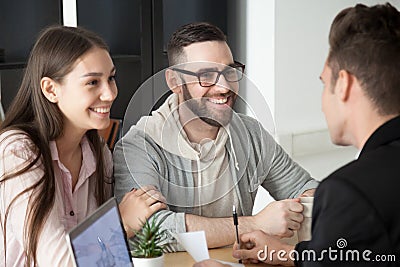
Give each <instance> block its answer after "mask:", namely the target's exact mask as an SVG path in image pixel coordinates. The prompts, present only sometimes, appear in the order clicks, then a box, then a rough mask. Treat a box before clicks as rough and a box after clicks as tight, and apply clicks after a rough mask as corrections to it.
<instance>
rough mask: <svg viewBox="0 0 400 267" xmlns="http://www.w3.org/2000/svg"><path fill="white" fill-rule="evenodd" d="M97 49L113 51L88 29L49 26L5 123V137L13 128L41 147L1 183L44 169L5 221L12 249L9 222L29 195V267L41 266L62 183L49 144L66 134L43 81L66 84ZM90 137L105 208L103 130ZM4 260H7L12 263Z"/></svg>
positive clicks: (0, 130) (1, 127) (91, 132)
mask: <svg viewBox="0 0 400 267" xmlns="http://www.w3.org/2000/svg"><path fill="white" fill-rule="evenodd" d="M93 47H99V48H102V49H105V50H107V51H109V50H108V47H107V45H106V44H105V42H104V41H103V40H102V39H101V38H100V37H99V36H97V35H96V34H94V33H92V32H90V31H88V30H85V29H82V28H74V27H66V26H51V27H49V28H46V29H45V30H44V31H43V32H42V33H41V34H40V35H39V37H38V39H37V41H36V43H35V45H34V47H33V49H32V51H31V53H30V56H29V60H28V63H27V66H26V70H25V74H24V77H23V80H22V83H21V86H20V88H19V91H18V93H17V95H16V97H15V98H14V100H13V102H12V104H11V106H10V108H9V110H8V112H7V114H6V117H5V120H4V121H3V122H2V123H1V125H0V134H2V133H4V132H6V131H9V130H18V133H20V132H21V131H22V132H23V133H24V134H25V135H26V136H27V137H28V138H29V139H31V140H32V142H33V144H34V145H35V147H33V148H32V151H33V152H34V153H35V155H36V157H35V159H33V160H32V161H29V163H27V164H24V166H21V168H19V169H18V170H16V171H13V172H12V173H4V175H2V177H1V178H0V185H2V184H4V183H5V182H6V181H7V180H9V179H12V178H14V177H16V176H18V175H21V174H22V173H24V172H27V171H29V170H32V168H34V166H35V165H37V164H38V163H39V164H40V165H39V166H40V168H42V169H43V170H44V174H43V176H42V177H41V178H40V179H39V180H38V181H37V182H36V183H35V184H33V185H32V186H30V187H28V188H26V189H25V190H23V191H22V192H20V193H19V194H18V195H17V196H16V197H15V198H14V199H13V200H12V201H11V203H10V204H9V206H8V207H7V209H6V211H5V214H4V218H5V219H4V222H1V223H2V227H3V233H4V248H5V249H6V222H7V216H8V214H9V212H10V207H11V206H12V204H13V203H14V202H15V201H16V199H17V198H18V197H20V196H21V195H22V194H24V193H27V192H29V193H30V198H29V205H30V207H31V209H30V210H27V212H26V220H25V225H24V250H25V253H26V261H25V266H31V264H32V263H33V264H34V265H35V266H36V264H37V257H36V252H37V243H38V240H39V236H40V234H41V232H42V229H43V225H44V223H45V221H46V219H47V218H48V216H49V214H50V211H51V209H52V208H53V206H54V202H55V187H56V185H55V177H54V170H53V165H52V158H51V152H50V147H49V142H50V141H52V140H56V139H57V138H58V137H60V136H61V135H62V134H63V131H64V127H63V126H64V124H63V114H62V113H61V111H60V109H59V108H58V106H57V105H56V104H54V103H51V102H50V101H48V100H47V98H46V97H45V96H44V95H43V93H42V91H41V88H40V81H41V79H42V78H43V77H49V78H51V79H53V80H55V81H57V82H59V83H62V82H63V78H64V77H65V76H66V75H67V74H68V73H69V72H70V71H72V69H73V67H74V64H75V62H76V61H77V59H78V58H80V57H81V56H82V55H83V54H85V53H86V52H87V51H88V50H90V49H91V48H93ZM86 136H87V138H88V140H89V142H90V143H91V145H92V148H93V150H94V153H95V155H96V160H97V168H96V173H95V176H96V177H97V181H96V190H95V197H96V201H97V204H98V205H100V204H102V203H103V202H105V200H106V197H107V196H106V186H105V184H104V183H105V182H107V183H109V182H110V181H107V180H106V179H107V177H106V175H105V173H104V162H103V161H104V159H103V149H104V142H103V140H102V139H101V138H100V137H99V135H98V133H97V130H89V131H87V133H86ZM3 141H4V140H3ZM3 141H2V142H3ZM0 219H1V217H0ZM5 255H6V253H5ZM5 257H6V256H5ZM4 260H5V261H6V259H4Z"/></svg>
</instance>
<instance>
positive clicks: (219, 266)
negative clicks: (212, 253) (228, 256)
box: [193, 260, 231, 267]
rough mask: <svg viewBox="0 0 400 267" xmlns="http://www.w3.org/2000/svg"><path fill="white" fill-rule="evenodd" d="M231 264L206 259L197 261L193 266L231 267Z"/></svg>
mask: <svg viewBox="0 0 400 267" xmlns="http://www.w3.org/2000/svg"><path fill="white" fill-rule="evenodd" d="M230 266H231V265H227V264H223V263H220V262H218V261H216V260H204V261H200V262H197V263H195V264H194V265H193V267H230Z"/></svg>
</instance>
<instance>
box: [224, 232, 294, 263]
mask: <svg viewBox="0 0 400 267" xmlns="http://www.w3.org/2000/svg"><path fill="white" fill-rule="evenodd" d="M240 241H241V245H242V246H241V247H242V248H239V246H238V244H235V245H234V246H233V254H232V255H233V257H235V258H237V259H241V260H242V261H243V263H258V262H260V261H262V262H266V263H268V264H274V265H277V264H280V265H286V266H294V262H293V261H292V260H290V258H289V253H290V251H292V250H293V249H294V246H291V245H288V244H285V243H283V242H282V241H280V240H279V239H277V238H275V237H273V236H270V235H267V234H266V233H264V232H263V231H260V230H258V231H255V232H251V233H247V234H243V235H241V236H240ZM272 250H275V253H272V254H271V253H270V252H271V251H272ZM281 250H282V251H284V252H285V255H280V258H284V259H285V260H280V259H279V258H278V252H279V251H281ZM281 253H282V252H281ZM286 259H287V260H286Z"/></svg>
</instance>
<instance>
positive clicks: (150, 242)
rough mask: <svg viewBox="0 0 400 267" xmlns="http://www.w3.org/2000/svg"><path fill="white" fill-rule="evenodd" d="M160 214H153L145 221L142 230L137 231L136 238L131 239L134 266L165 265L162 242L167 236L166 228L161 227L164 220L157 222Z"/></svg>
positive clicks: (160, 266)
mask: <svg viewBox="0 0 400 267" xmlns="http://www.w3.org/2000/svg"><path fill="white" fill-rule="evenodd" d="M157 217H158V216H153V218H152V219H151V221H150V220H146V221H145V222H144V223H143V227H142V229H141V230H140V231H138V232H136V236H135V238H134V239H132V240H130V244H131V249H132V250H131V255H132V261H133V264H134V266H138V267H163V266H164V254H163V251H164V246H165V245H163V244H162V243H163V241H165V239H166V238H167V236H166V231H167V230H166V229H164V230H162V229H161V223H162V221H163V220H160V221H158V222H157Z"/></svg>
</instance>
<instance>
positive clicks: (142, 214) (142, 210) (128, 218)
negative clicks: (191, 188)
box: [119, 186, 167, 237]
mask: <svg viewBox="0 0 400 267" xmlns="http://www.w3.org/2000/svg"><path fill="white" fill-rule="evenodd" d="M165 202H166V200H165V198H164V196H163V195H162V194H161V193H160V192H159V191H158V190H157V189H156V188H155V187H154V186H144V187H142V188H140V189H133V190H132V191H130V192H128V193H126V194H125V196H124V197H123V199H122V201H121V203H120V204H119V211H120V213H121V218H122V222H123V224H124V228H125V231H126V234H127V236H128V237H131V236H133V235H134V231H138V230H140V228H142V222H144V221H145V220H147V219H148V218H149V217H150V216H151V215H153V213H155V212H156V211H159V210H161V209H167V205H166V204H165Z"/></svg>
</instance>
